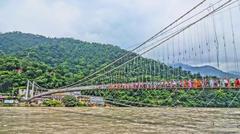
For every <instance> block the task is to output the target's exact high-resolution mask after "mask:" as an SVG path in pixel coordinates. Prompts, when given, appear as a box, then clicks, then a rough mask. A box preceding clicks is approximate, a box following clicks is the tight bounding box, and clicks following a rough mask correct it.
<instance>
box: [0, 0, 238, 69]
mask: <svg viewBox="0 0 240 134" xmlns="http://www.w3.org/2000/svg"><path fill="white" fill-rule="evenodd" d="M200 1H202V0H0V32H2V33H5V32H11V31H21V32H25V33H33V34H40V35H44V36H48V37H73V38H76V39H80V40H84V41H89V42H100V43H107V44H113V45H118V46H120V47H122V48H125V49H129V48H132V47H133V46H136V45H137V44H139V43H142V42H143V41H145V40H146V39H148V38H149V37H151V36H152V35H154V34H155V33H157V32H158V31H159V30H161V29H162V28H163V27H164V26H166V25H167V24H169V23H171V22H172V21H173V20H174V19H176V18H177V17H179V16H180V15H182V14H183V13H185V12H186V11H188V10H189V9H191V8H192V7H193V6H195V5H196V4H197V3H199V2H200ZM216 1H217V0H207V2H206V4H205V6H206V5H209V4H210V3H214V2H216ZM239 11H240V9H239ZM239 13H240V12H238V11H237V14H234V15H233V18H234V22H235V23H234V28H235V29H234V30H235V32H236V35H235V36H236V42H237V44H239V42H240V38H239V37H240V32H238V31H239V30H238V29H239V28H240V25H239V23H240V19H239V17H238V16H239ZM226 14H227V15H225V18H224V17H223V18H221V17H216V23H217V24H216V25H217V27H218V29H217V31H218V36H219V37H218V38H219V39H222V34H221V32H222V26H221V25H219V24H220V23H222V20H225V21H226V22H224V23H225V24H224V25H228V26H226V28H225V32H226V35H228V36H229V37H228V39H226V40H227V45H228V46H230V47H229V49H228V52H229V53H230V54H229V55H228V57H229V61H231V62H232V63H231V64H235V63H234V62H235V61H233V58H232V57H233V55H232V54H233V53H232V49H233V47H231V42H232V40H231V38H232V37H231V29H230V28H229V27H230V25H229V21H228V20H229V15H228V13H226ZM218 25H219V26H218ZM193 33H195V34H196V32H195V31H193ZM196 36H197V35H195V37H196ZM200 36H202V40H205V38H204V36H205V35H203V34H202V35H200ZM209 36H210V35H209ZM188 40H189V39H188ZM222 42H223V41H221V42H220V43H221V45H222V44H223V43H222ZM189 44H190V45H193V44H191V43H189ZM212 44H213V41H212ZM183 45H185V47H186V44H183ZM182 47H183V46H180V48H182ZM213 47H214V46H213ZM220 48H221V49H220V51H221V52H220V53H221V55H220V56H221V57H222V60H223V59H224V57H226V56H224V55H223V53H224V49H223V47H220ZM160 49H161V48H160ZM237 49H240V47H239V45H238V46H237ZM182 50H183V51H184V49H182ZM203 51H206V50H203ZM159 52H160V51H157V52H156V53H158V55H159ZM211 53H213V52H211ZM238 53H239V51H238ZM149 55H153V56H154V54H151V53H150V54H149ZM190 55H193V54H190ZM212 55H213V56H214V55H215V54H212ZM239 55H240V53H239ZM199 56H201V55H199ZM199 56H197V57H195V58H194V57H191V59H189V60H188V62H190V61H191V62H196V61H199V60H196V58H198V57H199ZM155 57H156V56H155ZM202 59H203V60H202V61H201V62H200V63H194V64H200V65H201V64H204V63H207V59H208V57H207V54H206V56H202ZM212 62H214V61H212ZM224 64H230V63H224V61H222V67H223V68H222V69H223V70H226V66H225V65H224ZM224 66H225V67H224ZM228 68H230V69H229V70H236V69H234V67H233V66H231V67H228Z"/></svg>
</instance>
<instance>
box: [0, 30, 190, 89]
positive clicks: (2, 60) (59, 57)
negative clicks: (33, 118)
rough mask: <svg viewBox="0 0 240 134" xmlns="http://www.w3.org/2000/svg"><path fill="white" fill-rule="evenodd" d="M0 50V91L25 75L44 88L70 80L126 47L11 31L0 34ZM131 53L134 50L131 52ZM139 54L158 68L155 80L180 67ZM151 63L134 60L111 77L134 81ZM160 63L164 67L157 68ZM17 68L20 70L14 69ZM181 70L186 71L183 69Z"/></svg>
mask: <svg viewBox="0 0 240 134" xmlns="http://www.w3.org/2000/svg"><path fill="white" fill-rule="evenodd" d="M0 53H1V56H0V74H1V79H0V80H1V81H0V84H1V91H0V92H6V91H12V90H13V89H18V88H19V87H22V86H25V85H26V81H27V79H30V80H34V81H36V82H37V83H38V84H40V85H41V86H44V87H46V88H57V87H60V86H64V85H67V84H71V83H73V82H75V81H78V80H80V79H81V78H84V77H85V76H88V75H89V74H91V73H93V72H95V71H96V70H97V69H98V68H100V67H102V66H104V65H106V64H107V63H109V62H111V61H113V60H114V59H117V58H118V57H120V56H121V55H124V54H125V53H127V51H126V50H123V49H121V48H119V47H117V46H113V45H105V44H99V43H89V42H83V41H79V40H75V39H71V38H47V37H44V36H40V35H33V34H25V33H21V32H11V33H4V34H0ZM132 55H136V54H134V53H132ZM140 58H141V62H143V63H146V64H149V63H151V64H155V65H156V68H158V69H157V70H155V71H156V72H155V76H154V78H155V79H156V80H158V79H162V78H164V72H166V71H167V72H168V75H169V76H171V75H172V76H173V77H174V73H173V72H174V71H178V72H179V71H180V70H176V69H173V68H169V67H167V66H166V65H164V64H161V63H158V62H156V61H153V60H150V59H145V58H142V57H140ZM152 67H153V66H152ZM152 67H151V66H147V67H146V66H142V65H141V63H138V64H136V65H134V66H133V67H132V70H133V71H131V72H129V73H128V74H126V75H125V76H122V77H115V78H113V79H114V81H115V82H124V79H128V80H129V81H135V80H136V79H137V78H138V77H142V75H143V73H144V72H143V70H146V69H147V70H150V69H152ZM160 67H162V68H164V70H161V69H159V68H160ZM133 68H134V69H133ZM19 69H21V72H17V71H16V70H19ZM118 73H119V72H118ZM156 74H159V75H156ZM160 74H161V75H160ZM181 74H182V76H188V75H189V74H188V73H187V72H184V71H182V73H181ZM150 75H154V74H148V75H146V76H144V79H148V78H149V77H150ZM106 83H107V81H106Z"/></svg>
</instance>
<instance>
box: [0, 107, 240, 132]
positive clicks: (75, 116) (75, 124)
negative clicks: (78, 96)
mask: <svg viewBox="0 0 240 134" xmlns="http://www.w3.org/2000/svg"><path fill="white" fill-rule="evenodd" d="M5 133H6V134H15V133H20V134H21V133H22V134H25V133H26V134H38V133H43V134H78V133H79V134H81V133H83V134H85V133H86V134H94V133H95V134H114V133H119V134H124V133H127V134H128V133H135V134H141V133H152V134H154V133H177V134H181V133H183V134H185V133H217V134H218V133H240V109H207V108H35V107H31V108H25V107H0V134H5Z"/></svg>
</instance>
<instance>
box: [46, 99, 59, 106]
mask: <svg viewBox="0 0 240 134" xmlns="http://www.w3.org/2000/svg"><path fill="white" fill-rule="evenodd" d="M43 105H44V106H47V107H58V106H62V104H61V102H60V101H58V100H51V99H46V100H44V101H43Z"/></svg>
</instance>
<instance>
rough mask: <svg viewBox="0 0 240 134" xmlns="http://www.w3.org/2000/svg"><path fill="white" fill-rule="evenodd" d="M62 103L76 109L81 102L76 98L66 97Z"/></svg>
mask: <svg viewBox="0 0 240 134" xmlns="http://www.w3.org/2000/svg"><path fill="white" fill-rule="evenodd" d="M62 102H63V104H64V106H65V107H75V106H78V105H79V101H78V99H77V98H76V97H75V96H72V95H66V96H64V97H63V99H62Z"/></svg>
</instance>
